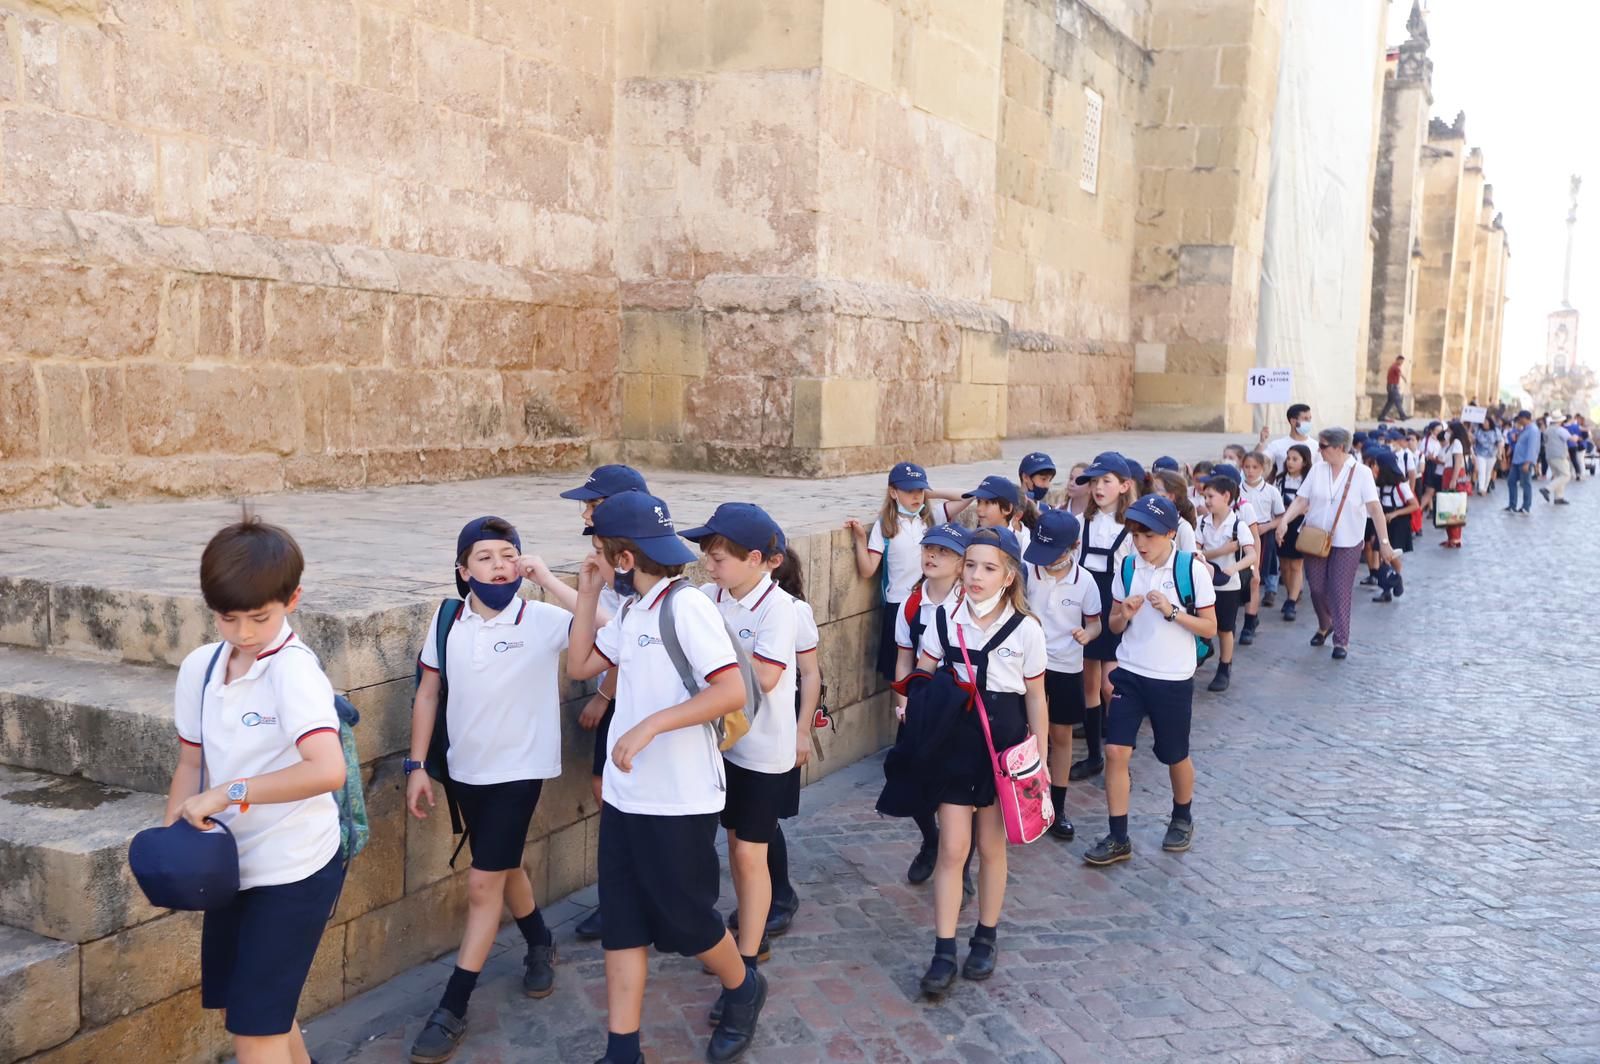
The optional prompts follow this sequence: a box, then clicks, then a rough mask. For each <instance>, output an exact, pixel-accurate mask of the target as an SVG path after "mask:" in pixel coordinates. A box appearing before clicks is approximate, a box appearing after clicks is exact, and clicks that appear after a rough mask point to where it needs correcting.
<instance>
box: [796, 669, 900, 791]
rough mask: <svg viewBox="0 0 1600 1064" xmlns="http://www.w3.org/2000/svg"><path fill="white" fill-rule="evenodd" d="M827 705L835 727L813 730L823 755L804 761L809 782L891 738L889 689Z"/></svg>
mask: <svg viewBox="0 0 1600 1064" xmlns="http://www.w3.org/2000/svg"><path fill="white" fill-rule="evenodd" d="M869 667H870V666H869ZM828 694H829V701H830V702H832V694H833V692H832V691H831V690H830V691H829V692H828ZM830 708H831V709H832V710H833V712H832V716H833V720H834V724H835V727H834V728H832V729H826V730H824V731H819V732H817V733H816V735H817V738H818V740H819V741H820V742H821V743H822V757H821V759H820V760H819V759H818V758H817V757H816V756H813V757H812V758H811V760H810V762H808V763H807V765H806V770H805V782H806V783H808V784H810V783H815V782H816V781H817V780H819V779H822V778H823V777H825V776H828V775H831V774H832V773H834V772H837V771H839V770H840V769H842V768H845V767H847V766H849V765H852V764H854V763H855V762H857V761H860V760H861V759H862V758H863V757H868V756H870V755H872V754H875V753H877V752H878V751H879V750H882V749H883V748H884V747H885V746H887V745H889V744H890V743H892V742H893V741H894V732H895V716H894V703H893V701H892V700H891V698H890V696H889V692H888V691H880V692H878V693H877V694H875V695H873V696H872V697H870V698H867V699H864V700H862V701H859V702H855V703H852V704H850V705H847V706H843V707H839V706H837V705H834V706H830Z"/></svg>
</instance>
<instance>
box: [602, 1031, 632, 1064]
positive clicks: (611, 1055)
mask: <svg viewBox="0 0 1600 1064" xmlns="http://www.w3.org/2000/svg"><path fill="white" fill-rule="evenodd" d="M606 1059H607V1060H615V1061H619V1062H626V1064H633V1061H635V1060H638V1059H639V1032H638V1031H634V1032H633V1033H632V1034H618V1033H617V1032H615V1031H607V1032H606Z"/></svg>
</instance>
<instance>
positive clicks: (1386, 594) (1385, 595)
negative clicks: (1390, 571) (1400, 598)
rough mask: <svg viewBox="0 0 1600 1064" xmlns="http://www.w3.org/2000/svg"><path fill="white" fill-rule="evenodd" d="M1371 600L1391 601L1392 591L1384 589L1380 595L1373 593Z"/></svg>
mask: <svg viewBox="0 0 1600 1064" xmlns="http://www.w3.org/2000/svg"><path fill="white" fill-rule="evenodd" d="M1372 601H1373V602H1393V601H1394V592H1392V591H1385V592H1384V593H1383V594H1381V595H1373V596H1372Z"/></svg>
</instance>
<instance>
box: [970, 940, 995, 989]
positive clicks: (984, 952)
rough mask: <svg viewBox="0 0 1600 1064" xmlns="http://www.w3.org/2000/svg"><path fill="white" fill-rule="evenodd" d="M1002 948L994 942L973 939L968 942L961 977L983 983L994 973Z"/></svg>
mask: <svg viewBox="0 0 1600 1064" xmlns="http://www.w3.org/2000/svg"><path fill="white" fill-rule="evenodd" d="M999 956H1000V949H999V947H997V946H996V945H995V944H994V943H993V942H989V941H984V940H982V939H976V938H975V939H972V940H971V941H970V942H968V943H967V959H966V962H965V963H963V964H962V965H961V978H963V979H971V980H972V981H973V982H975V983H981V982H983V981H984V980H985V979H987V978H989V977H990V976H991V975H993V974H994V965H995V961H996V960H997V959H999Z"/></svg>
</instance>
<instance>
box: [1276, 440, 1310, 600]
mask: <svg viewBox="0 0 1600 1064" xmlns="http://www.w3.org/2000/svg"><path fill="white" fill-rule="evenodd" d="M1310 472H1311V448H1310V447H1307V446H1306V445H1305V444H1303V443H1296V444H1293V445H1291V446H1290V447H1289V452H1288V454H1286V455H1285V456H1284V459H1283V472H1282V473H1280V474H1278V494H1279V495H1281V496H1283V508H1284V509H1285V510H1287V509H1288V508H1289V505H1290V504H1291V503H1293V502H1294V500H1295V496H1296V495H1299V494H1300V485H1302V484H1304V483H1305V482H1306V475H1307V474H1308V473H1310ZM1305 523H1306V519H1305V518H1304V517H1297V518H1295V519H1294V520H1293V521H1292V522H1290V524H1289V527H1288V529H1287V530H1286V532H1285V533H1284V537H1283V545H1282V546H1280V547H1278V570H1279V573H1280V575H1282V577H1283V619H1284V620H1286V621H1292V620H1294V614H1295V606H1296V605H1297V604H1298V603H1299V601H1300V585H1301V584H1302V583H1304V581H1305V567H1304V565H1303V562H1304V560H1305V559H1304V558H1303V557H1302V556H1301V554H1300V551H1299V549H1298V548H1297V547H1296V546H1295V545H1294V544H1295V539H1296V538H1297V537H1298V536H1299V535H1300V526H1301V525H1303V524H1305Z"/></svg>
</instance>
